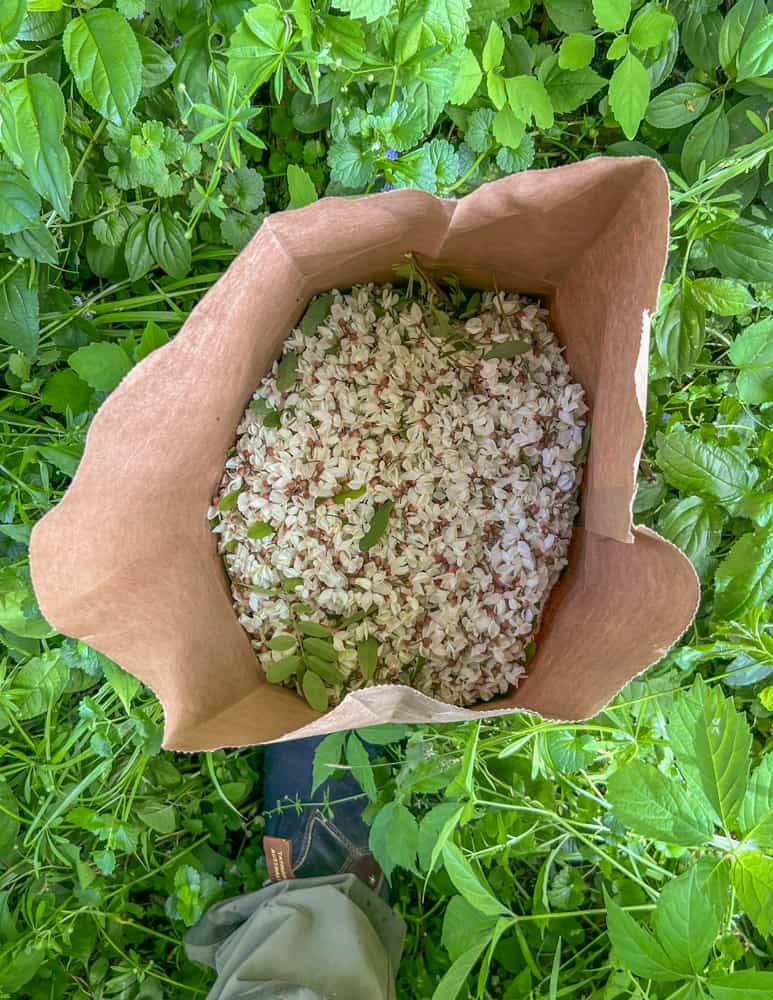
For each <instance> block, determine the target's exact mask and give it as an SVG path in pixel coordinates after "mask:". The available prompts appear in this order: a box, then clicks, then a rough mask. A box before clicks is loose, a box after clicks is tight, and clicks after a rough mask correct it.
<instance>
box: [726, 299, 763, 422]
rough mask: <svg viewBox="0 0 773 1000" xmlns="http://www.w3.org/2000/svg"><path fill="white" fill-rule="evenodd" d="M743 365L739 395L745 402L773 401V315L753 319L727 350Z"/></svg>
mask: <svg viewBox="0 0 773 1000" xmlns="http://www.w3.org/2000/svg"><path fill="white" fill-rule="evenodd" d="M728 356H729V358H730V360H731V361H732V362H733V364H734V365H737V367H738V368H740V372H739V374H738V379H737V385H738V395H739V396H740V397H741V399H742V400H743V401H744V402H746V403H756V404H759V403H770V402H773V319H763V320H760V321H759V323H752V324H751V326H747V327H746V329H745V330H743V331H742V332H741V333H739V334H738V336H737V337H736V338H735V340H734V341H733V343H732V344H731V346H730V350H729V351H728Z"/></svg>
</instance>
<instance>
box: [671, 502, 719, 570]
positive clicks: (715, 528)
mask: <svg viewBox="0 0 773 1000" xmlns="http://www.w3.org/2000/svg"><path fill="white" fill-rule="evenodd" d="M658 531H659V532H660V533H661V534H662V535H663V537H664V538H667V539H668V540H669V541H670V542H673V543H674V545H678V546H679V548H680V549H681V550H682V552H684V554H685V555H686V556H687V558H688V559H689V560H690V561H691V562H692V563H693V564H695V563H699V562H700V560H701V559H703V558H704V557H705V556H707V555H708V554H709V553H711V552H713V551H714V549H715V548H716V547H717V545H718V544H719V540H720V537H721V535H722V516H721V514H720V512H719V511H718V510H717V509H716V507H712V506H711V504H708V503H706V501H705V500H703V499H701V498H700V497H685V498H684V499H683V500H679V501H678V502H677V503H676V504H674V505H673V506H671V507H669V509H668V510H667V511H666V512H665V513H664V514H663V515H661V517H660V518H659V520H658Z"/></svg>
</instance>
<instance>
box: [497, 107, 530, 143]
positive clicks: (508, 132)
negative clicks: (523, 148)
mask: <svg viewBox="0 0 773 1000" xmlns="http://www.w3.org/2000/svg"><path fill="white" fill-rule="evenodd" d="M525 127H526V126H525V124H524V122H522V121H521V119H520V118H518V117H516V115H515V113H514V112H513V110H512V109H511V108H508V107H504V108H501V109H500V110H499V111H497V113H496V114H495V115H494V120H493V121H492V123H491V131H492V132H493V134H494V138H495V139H496V141H497V142H499V143H501V144H502V145H503V146H505V147H506V148H509V149H517V148H518V146H519V145H520V144H521V140H522V139H523V133H524V129H525Z"/></svg>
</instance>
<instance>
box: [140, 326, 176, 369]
mask: <svg viewBox="0 0 773 1000" xmlns="http://www.w3.org/2000/svg"><path fill="white" fill-rule="evenodd" d="M168 342H169V334H168V333H167V332H166V330H164V329H162V328H161V327H160V326H159V325H158V324H157V323H154V322H153V320H152V319H151V320H148V322H147V323H146V324H145V329H144V330H143V331H142V336H141V337H140V342H139V344H138V345H137V351H136V359H137V361H142V359H143V358H146V357H147V356H148V355H149V354H152V353H153V351H155V350H157V349H158V348H159V347H163V346H164V344H167V343H168Z"/></svg>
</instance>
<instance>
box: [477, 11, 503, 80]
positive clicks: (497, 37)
mask: <svg viewBox="0 0 773 1000" xmlns="http://www.w3.org/2000/svg"><path fill="white" fill-rule="evenodd" d="M504 51H505V36H504V35H503V34H502V29H501V28H500V27H499V25H498V24H497V23H496V21H492V22H491V24H490V25H489V29H488V35H487V36H486V44H485V45H484V46H483V54H482V55H481V64H482V66H483V72H484V73H488V71H489V70H491V69H496V68H497V66H499V64H500V63H501V62H502V56H503V55H504Z"/></svg>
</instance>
